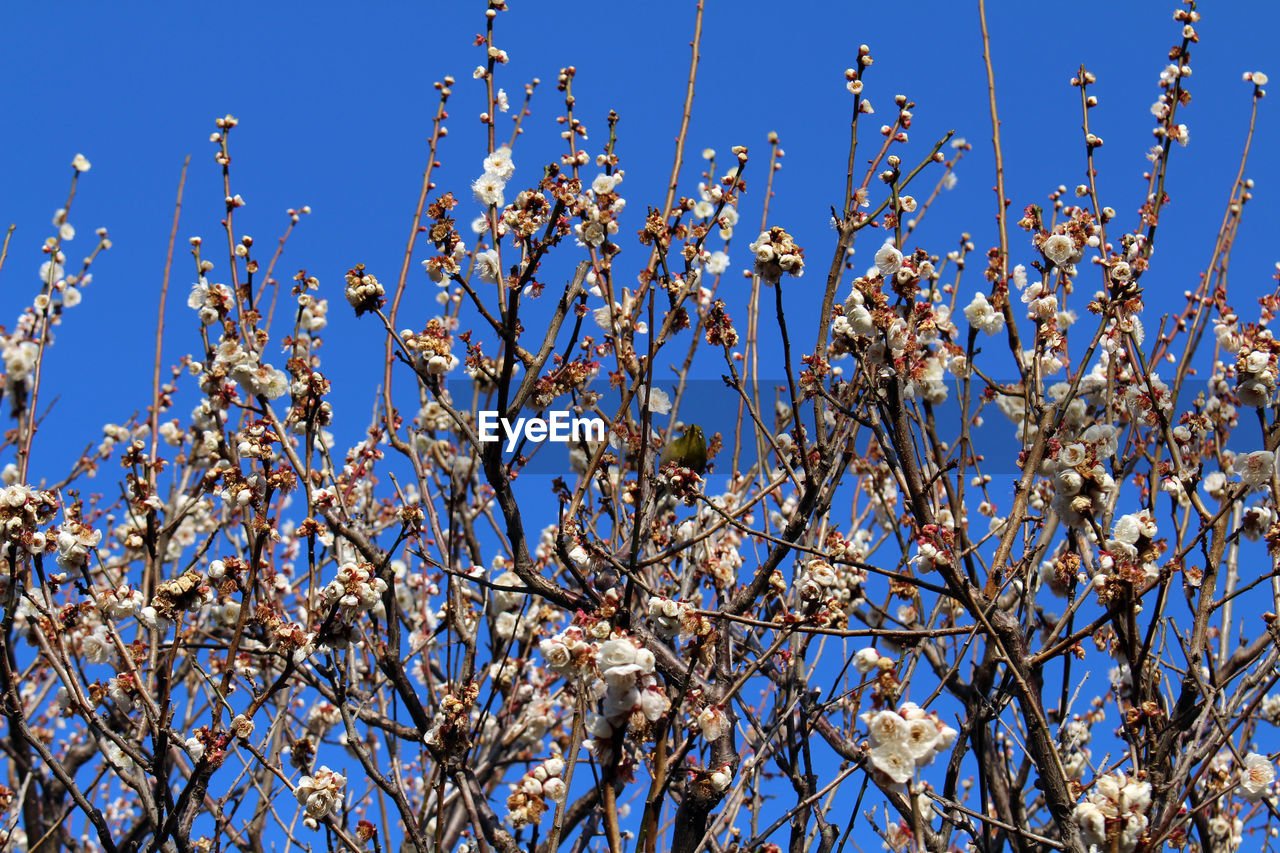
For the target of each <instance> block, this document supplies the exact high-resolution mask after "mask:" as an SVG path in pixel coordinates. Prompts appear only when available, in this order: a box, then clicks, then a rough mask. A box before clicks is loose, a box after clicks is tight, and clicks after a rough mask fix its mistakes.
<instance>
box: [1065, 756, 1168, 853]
mask: <svg viewBox="0 0 1280 853" xmlns="http://www.w3.org/2000/svg"><path fill="white" fill-rule="evenodd" d="M1150 808H1151V785H1150V783H1148V782H1142V781H1139V780H1138V779H1134V778H1130V777H1128V776H1126V775H1125V773H1124V772H1123V771H1116V772H1115V773H1104V774H1103V775H1101V776H1099V777H1098V778H1097V779H1095V780H1094V782H1093V785H1092V786H1091V788H1090V790H1089V794H1088V796H1087V797H1086V798H1085V801H1084V802H1082V803H1080V804H1078V805H1077V806H1076V807H1075V810H1074V811H1073V812H1072V814H1071V818H1072V820H1074V821H1075V822H1076V825H1077V826H1079V827H1080V831H1081V834H1082V835H1083V836H1084V840H1085V843H1087V844H1096V845H1098V847H1099V849H1106V846H1107V845H1108V844H1109V843H1111V842H1112V840H1113V839H1116V844H1117V845H1118V846H1116V847H1113V848H1112V849H1117V850H1119V851H1120V853H1132V851H1133V850H1134V849H1135V848H1136V847H1137V846H1138V841H1139V839H1141V838H1142V835H1143V833H1145V832H1146V831H1147V811H1148V810H1149V809H1150Z"/></svg>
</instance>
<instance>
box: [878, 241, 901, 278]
mask: <svg viewBox="0 0 1280 853" xmlns="http://www.w3.org/2000/svg"><path fill="white" fill-rule="evenodd" d="M901 267H902V253H901V252H899V251H898V250H897V248H895V247H894V245H893V241H892V240H885V241H884V245H883V246H881V247H880V250H879V251H878V252H876V269H878V270H880V274H881V275H882V276H884V277H885V278H888V277H889V276H891V275H895V274H897V272H898V270H899V269H900V268H901Z"/></svg>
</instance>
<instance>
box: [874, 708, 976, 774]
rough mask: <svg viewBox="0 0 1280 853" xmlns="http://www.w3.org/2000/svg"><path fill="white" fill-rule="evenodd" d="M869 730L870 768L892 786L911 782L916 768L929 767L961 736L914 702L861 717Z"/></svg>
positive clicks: (933, 713) (936, 716)
mask: <svg viewBox="0 0 1280 853" xmlns="http://www.w3.org/2000/svg"><path fill="white" fill-rule="evenodd" d="M859 719H860V720H862V722H863V723H865V724H866V726H867V733H868V736H869V737H870V740H871V748H870V750H869V751H868V753H867V757H868V758H869V759H870V762H871V767H872V768H873V769H874V770H875V771H876V772H878V773H879V774H881V776H882V777H883V778H884V779H886V780H887V782H888V783H890V784H896V785H902V784H905V783H907V782H908V781H910V780H911V778H912V777H913V776H914V775H915V772H916V768H917V767H927V766H928V765H929V764H932V763H933V759H934V758H935V757H936V756H937V755H938V754H939V753H941V752H945V751H947V750H949V749H950V748H951V744H953V743H954V742H955V739H956V736H957V735H958V734H959V732H957V731H956V730H955V729H953V728H952V727H951V726H948V725H947V724H945V723H944V722H942V720H941V719H940V718H939V717H938V715H937V714H936V713H935V712H932V711H926V710H924V709H923V708H921V707H920V706H919V705H917V704H916V703H914V702H905V703H903V704H902V706H901V707H899V708H898V710H897V711H891V710H888V709H886V710H883V711H868V712H867V713H864V714H862V715H861V716H860V717H859Z"/></svg>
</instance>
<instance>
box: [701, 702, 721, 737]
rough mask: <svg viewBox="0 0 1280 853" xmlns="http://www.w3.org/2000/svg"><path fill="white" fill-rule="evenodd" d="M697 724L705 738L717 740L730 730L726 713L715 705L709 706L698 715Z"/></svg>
mask: <svg viewBox="0 0 1280 853" xmlns="http://www.w3.org/2000/svg"><path fill="white" fill-rule="evenodd" d="M697 723H698V728H699V729H700V730H701V731H702V736H703V737H704V738H706V739H707V740H716V739H717V738H719V737H720V736H721V735H723V734H724V733H725V732H726V731H727V730H728V728H729V717H728V716H727V715H726V714H725V712H724V711H722V710H720V709H719V708H717V707H715V706H714V705H709V706H707V707H706V708H703V709H702V713H701V714H699V715H698V719H697Z"/></svg>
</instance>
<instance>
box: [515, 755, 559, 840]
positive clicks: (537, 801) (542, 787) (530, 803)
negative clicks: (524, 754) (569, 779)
mask: <svg viewBox="0 0 1280 853" xmlns="http://www.w3.org/2000/svg"><path fill="white" fill-rule="evenodd" d="M564 767H565V765H564V759H563V758H559V757H554V758H548V759H547V760H546V761H541V762H539V763H537V764H535V765H533V766H532V767H530V768H529V769H528V770H527V771H526V772H525V774H524V776H522V777H520V779H519V780H518V781H517V782H515V783H514V784H512V785H511V786H510V787H511V796H509V797H507V808H508V809H509V813H508V816H507V820H508V822H510V824H511V826H512V827H514V828H517V829H518V828H520V827H522V826H527V825H528V824H535V823H537V822H538V819H539V818H540V817H541V816H542V813H543V812H544V811H546V809H547V801H548V800H550V801H551V802H553V803H562V802H564V799H565V797H566V796H567V795H568V793H569V788H568V786H567V785H566V784H565V781H564Z"/></svg>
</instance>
